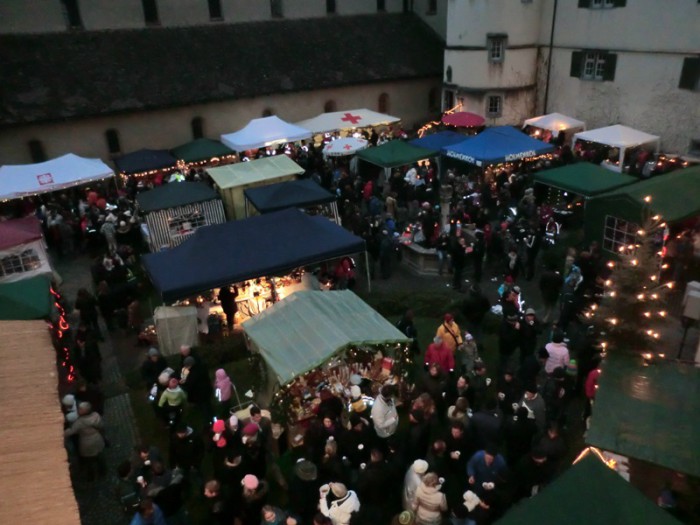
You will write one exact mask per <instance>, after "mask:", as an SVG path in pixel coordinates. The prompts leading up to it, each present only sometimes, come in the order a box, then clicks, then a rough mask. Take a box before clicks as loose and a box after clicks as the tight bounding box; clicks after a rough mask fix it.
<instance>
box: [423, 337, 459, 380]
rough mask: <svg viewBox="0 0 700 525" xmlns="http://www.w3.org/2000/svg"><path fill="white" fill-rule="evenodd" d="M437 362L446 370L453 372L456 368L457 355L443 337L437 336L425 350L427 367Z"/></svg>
mask: <svg viewBox="0 0 700 525" xmlns="http://www.w3.org/2000/svg"><path fill="white" fill-rule="evenodd" d="M433 363H437V364H438V365H440V369H441V370H444V371H446V372H453V371H454V369H455V357H454V354H453V353H452V350H450V347H449V346H447V345H446V344H445V343H444V342H443V340H442V338H441V337H439V336H436V337H435V339H433V342H432V343H431V344H430V345H429V346H428V349H427V350H426V352H425V367H426V368H428V367H429V366H430V365H431V364H433Z"/></svg>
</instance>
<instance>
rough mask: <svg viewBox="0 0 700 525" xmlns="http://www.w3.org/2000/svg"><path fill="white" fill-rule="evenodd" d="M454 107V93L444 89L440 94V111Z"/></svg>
mask: <svg viewBox="0 0 700 525" xmlns="http://www.w3.org/2000/svg"><path fill="white" fill-rule="evenodd" d="M454 106H455V92H454V91H451V90H449V89H446V90H445V91H444V92H443V94H442V110H443V111H447V110H448V109H452V108H453V107H454Z"/></svg>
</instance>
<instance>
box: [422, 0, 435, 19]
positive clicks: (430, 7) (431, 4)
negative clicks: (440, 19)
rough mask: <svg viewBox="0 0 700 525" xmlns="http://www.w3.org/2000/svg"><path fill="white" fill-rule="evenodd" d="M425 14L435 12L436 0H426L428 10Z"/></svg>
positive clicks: (433, 13)
mask: <svg viewBox="0 0 700 525" xmlns="http://www.w3.org/2000/svg"><path fill="white" fill-rule="evenodd" d="M425 14H426V15H436V14H437V0H428V10H427V12H426V13H425Z"/></svg>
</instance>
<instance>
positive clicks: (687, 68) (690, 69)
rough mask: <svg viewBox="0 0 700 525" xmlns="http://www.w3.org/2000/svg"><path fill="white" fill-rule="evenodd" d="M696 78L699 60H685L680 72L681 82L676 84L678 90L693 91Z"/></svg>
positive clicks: (688, 58) (699, 68)
mask: <svg viewBox="0 0 700 525" xmlns="http://www.w3.org/2000/svg"><path fill="white" fill-rule="evenodd" d="M698 77H700V58H693V57H687V58H685V59H684V60H683V69H682V70H681V80H680V82H678V87H679V89H691V90H694V89H695V85H696V84H697V82H698Z"/></svg>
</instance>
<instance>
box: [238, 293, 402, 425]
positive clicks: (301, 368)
mask: <svg viewBox="0 0 700 525" xmlns="http://www.w3.org/2000/svg"><path fill="white" fill-rule="evenodd" d="M243 331H244V333H245V336H246V342H247V344H248V346H249V348H250V349H251V350H252V351H253V352H256V353H259V354H260V355H261V356H262V358H263V359H264V361H265V363H266V365H267V369H268V373H267V376H268V377H267V379H268V381H267V384H265V385H263V388H262V390H261V391H260V392H257V394H258V396H259V397H260V398H261V401H263V402H269V401H270V399H271V398H272V396H273V393H275V395H276V396H277V397H276V400H279V401H280V402H281V403H285V404H286V405H287V406H288V407H289V409H290V413H288V414H287V416H288V417H289V420H290V421H291V422H298V421H299V420H304V419H306V418H309V417H312V415H313V407H314V405H315V404H316V403H317V402H318V399H317V398H316V395H315V394H316V393H317V391H318V386H319V385H320V384H321V383H325V384H326V385H328V387H329V388H331V390H333V391H334V392H335V393H338V394H340V395H341V396H342V395H344V393H345V391H346V390H347V389H349V388H350V381H351V376H353V375H357V376H360V377H361V378H364V379H366V380H367V382H369V383H370V384H379V385H381V383H383V382H384V381H387V380H389V379H390V378H392V379H393V381H395V382H397V381H400V380H401V379H402V378H403V372H404V371H405V369H406V368H407V365H408V364H409V363H410V354H409V350H408V348H409V344H410V339H408V338H407V337H406V336H405V335H404V334H403V333H401V332H400V331H399V330H398V329H397V328H396V327H394V326H393V325H392V324H391V323H390V322H388V321H387V320H386V319H384V318H383V317H382V316H381V315H379V313H377V312H376V311H375V310H373V309H372V308H371V307H370V306H369V305H367V304H366V303H365V302H364V301H362V299H360V298H359V297H358V296H357V295H355V294H354V293H353V292H351V291H349V290H342V291H331V292H313V291H308V292H298V293H296V294H294V295H292V296H290V297H288V298H286V299H284V300H283V301H280V302H279V303H277V304H275V305H274V306H273V307H271V308H269V309H268V310H267V311H265V312H264V313H262V314H260V315H259V316H257V317H255V318H253V319H250V320H248V321H246V322H245V323H243ZM397 376H398V377H397ZM368 386H369V387H370V388H371V385H368ZM366 393H369V392H367V391H366ZM282 398H284V399H282ZM265 404H267V403H265Z"/></svg>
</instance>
